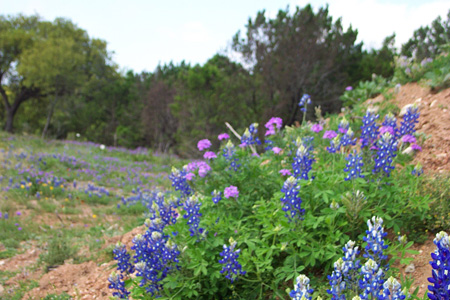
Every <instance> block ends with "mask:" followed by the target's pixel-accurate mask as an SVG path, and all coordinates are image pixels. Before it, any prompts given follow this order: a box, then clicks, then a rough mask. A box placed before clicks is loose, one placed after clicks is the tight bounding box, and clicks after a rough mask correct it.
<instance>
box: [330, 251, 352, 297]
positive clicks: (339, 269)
mask: <svg viewBox="0 0 450 300" xmlns="http://www.w3.org/2000/svg"><path fill="white" fill-rule="evenodd" d="M347 272H348V268H347V265H346V264H345V262H344V260H343V259H342V258H339V259H338V260H337V261H336V262H335V263H334V271H333V273H332V274H331V276H330V275H328V276H327V277H328V280H329V283H330V286H331V289H329V290H327V293H328V294H330V295H331V299H332V300H345V294H344V290H345V287H346V286H345V281H344V278H343V275H344V274H345V273H347Z"/></svg>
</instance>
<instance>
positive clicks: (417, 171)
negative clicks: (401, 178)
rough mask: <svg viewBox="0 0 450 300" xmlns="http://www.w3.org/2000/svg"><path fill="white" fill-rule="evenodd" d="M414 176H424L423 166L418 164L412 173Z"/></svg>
mask: <svg viewBox="0 0 450 300" xmlns="http://www.w3.org/2000/svg"><path fill="white" fill-rule="evenodd" d="M411 174H412V175H416V176H420V175H422V174H423V168H422V165H421V164H420V163H418V164H417V165H416V166H415V167H414V169H413V170H412V171H411Z"/></svg>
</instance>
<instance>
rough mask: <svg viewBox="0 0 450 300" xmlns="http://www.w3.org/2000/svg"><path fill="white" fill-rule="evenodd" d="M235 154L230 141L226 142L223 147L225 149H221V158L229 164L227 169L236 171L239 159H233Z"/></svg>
mask: <svg viewBox="0 0 450 300" xmlns="http://www.w3.org/2000/svg"><path fill="white" fill-rule="evenodd" d="M235 153H236V150H235V148H234V145H233V143H232V142H231V141H228V143H227V144H226V145H225V148H223V156H224V157H225V159H226V160H227V161H229V162H230V167H229V168H228V169H229V170H234V171H237V170H238V168H239V167H240V166H241V165H240V164H238V161H239V159H238V158H236V157H234V154H235Z"/></svg>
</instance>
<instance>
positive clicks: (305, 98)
mask: <svg viewBox="0 0 450 300" xmlns="http://www.w3.org/2000/svg"><path fill="white" fill-rule="evenodd" d="M309 104H311V96H310V95H308V94H303V96H302V98H300V101H299V102H298V106H300V107H301V108H300V110H301V111H302V112H306V109H307V106H308V105H309Z"/></svg>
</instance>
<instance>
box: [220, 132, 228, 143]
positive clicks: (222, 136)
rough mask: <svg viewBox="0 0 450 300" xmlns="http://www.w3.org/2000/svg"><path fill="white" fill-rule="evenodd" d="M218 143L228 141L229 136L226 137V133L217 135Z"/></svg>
mask: <svg viewBox="0 0 450 300" xmlns="http://www.w3.org/2000/svg"><path fill="white" fill-rule="evenodd" d="M218 138H219V141H221V140H227V139H229V138H230V136H229V135H228V133H221V134H219V137H218Z"/></svg>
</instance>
